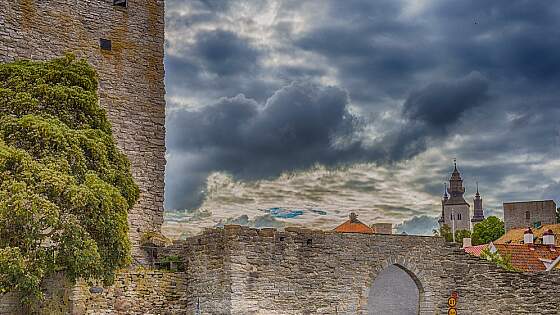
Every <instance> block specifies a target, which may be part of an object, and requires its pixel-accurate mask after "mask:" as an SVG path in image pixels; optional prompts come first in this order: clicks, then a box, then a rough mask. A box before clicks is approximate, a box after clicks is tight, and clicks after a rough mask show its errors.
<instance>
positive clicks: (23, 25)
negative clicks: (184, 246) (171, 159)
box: [0, 0, 165, 261]
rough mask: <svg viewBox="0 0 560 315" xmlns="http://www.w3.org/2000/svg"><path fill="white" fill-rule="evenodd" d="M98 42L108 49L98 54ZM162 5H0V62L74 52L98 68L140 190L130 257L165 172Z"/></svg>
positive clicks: (61, 0) (89, 1)
mask: <svg viewBox="0 0 560 315" xmlns="http://www.w3.org/2000/svg"><path fill="white" fill-rule="evenodd" d="M101 39H107V40H110V41H111V50H103V49H101V48H100V41H101ZM163 43H164V1H163V0H129V1H128V6H127V7H120V6H114V5H113V0H79V1H76V0H0V62H7V61H13V60H18V59H33V60H46V59H52V58H56V57H60V56H62V55H64V53H66V52H73V53H75V54H76V55H77V56H78V57H84V58H87V60H89V62H90V63H91V64H92V65H93V66H94V67H95V69H96V70H97V72H98V73H99V77H100V89H99V97H100V103H101V106H102V107H103V108H105V109H106V110H107V112H108V115H109V118H110V121H111V123H112V125H113V132H114V135H115V138H116V141H117V144H118V146H119V147H120V148H121V149H122V150H123V151H124V152H125V153H126V154H127V156H128V157H129V159H130V161H131V164H132V173H133V176H134V178H135V179H136V182H137V184H138V185H139V186H140V191H141V195H140V200H139V202H138V204H137V205H136V206H135V207H134V208H133V209H132V210H131V211H130V213H129V224H130V238H131V240H132V244H133V255H134V256H135V257H136V259H138V260H140V261H142V260H144V258H145V257H144V253H143V252H142V251H141V250H140V248H139V246H138V244H139V240H140V237H141V235H142V233H143V232H145V231H151V230H157V231H159V229H160V226H161V224H162V223H163V188H164V175H163V174H164V169H165V130H164V124H165V99H164V96H165V90H164V68H163Z"/></svg>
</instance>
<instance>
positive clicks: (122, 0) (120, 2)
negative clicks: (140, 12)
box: [113, 0, 127, 8]
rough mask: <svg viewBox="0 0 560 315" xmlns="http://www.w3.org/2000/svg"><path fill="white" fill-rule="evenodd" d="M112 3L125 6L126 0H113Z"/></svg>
mask: <svg viewBox="0 0 560 315" xmlns="http://www.w3.org/2000/svg"><path fill="white" fill-rule="evenodd" d="M113 5H114V6H118V7H123V8H126V5H127V0H113Z"/></svg>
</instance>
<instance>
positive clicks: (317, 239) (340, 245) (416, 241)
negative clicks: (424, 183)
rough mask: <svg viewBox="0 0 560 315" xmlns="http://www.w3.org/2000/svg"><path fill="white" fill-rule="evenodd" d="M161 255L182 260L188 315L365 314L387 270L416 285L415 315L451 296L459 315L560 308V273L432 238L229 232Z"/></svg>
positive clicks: (441, 306)
mask: <svg viewBox="0 0 560 315" xmlns="http://www.w3.org/2000/svg"><path fill="white" fill-rule="evenodd" d="M161 254H162V255H164V256H165V255H177V254H179V255H182V256H183V257H182V258H183V260H184V261H185V262H186V264H187V266H186V270H187V271H186V274H187V278H188V280H187V288H188V291H189V294H188V295H189V298H190V299H191V301H190V302H189V305H188V311H189V312H193V311H194V310H195V308H194V306H195V305H198V307H199V309H200V311H201V314H267V315H268V314H270V315H273V314H283V315H288V314H368V310H367V301H368V294H369V290H370V288H371V286H372V283H373V281H374V279H375V278H376V276H377V274H379V272H380V271H382V270H384V269H385V268H386V267H388V266H389V265H392V264H398V265H399V266H401V267H403V268H404V269H405V270H407V271H408V272H409V273H410V274H411V275H412V276H413V277H414V278H415V281H417V283H418V285H419V286H420V291H421V292H420V313H421V314H447V309H448V307H447V298H448V297H449V296H450V294H451V291H453V290H455V291H458V293H459V304H458V312H459V314H497V313H501V312H502V310H507V311H508V312H509V313H511V314H557V309H560V297H559V296H558V295H557V294H556V292H557V290H558V288H559V287H560V286H559V284H560V274H558V273H543V274H535V273H513V272H508V271H505V270H503V269H501V268H499V267H497V266H496V265H494V264H493V263H490V262H487V261H485V260H481V259H479V258H476V257H472V256H469V255H467V254H465V253H464V251H463V250H462V249H461V248H459V247H456V246H452V245H449V244H446V243H445V242H444V241H443V239H442V238H437V237H423V236H405V235H364V234H337V233H333V232H322V231H312V230H305V229H290V228H288V229H287V230H286V231H283V232H281V231H276V230H274V229H262V230H256V229H251V228H246V227H240V226H226V227H225V228H224V229H214V230H207V231H206V232H205V234H203V235H201V236H197V237H192V238H189V239H187V240H186V241H184V242H180V243H176V245H175V246H173V247H171V248H168V249H166V250H165V251H162V252H161ZM205 266H208V268H206V267H205ZM212 292H214V293H215V294H212ZM193 301H197V303H196V304H194V303H193Z"/></svg>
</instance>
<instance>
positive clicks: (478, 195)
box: [476, 181, 480, 197]
mask: <svg viewBox="0 0 560 315" xmlns="http://www.w3.org/2000/svg"><path fill="white" fill-rule="evenodd" d="M476 196H477V197H480V193H479V192H478V181H477V182H476Z"/></svg>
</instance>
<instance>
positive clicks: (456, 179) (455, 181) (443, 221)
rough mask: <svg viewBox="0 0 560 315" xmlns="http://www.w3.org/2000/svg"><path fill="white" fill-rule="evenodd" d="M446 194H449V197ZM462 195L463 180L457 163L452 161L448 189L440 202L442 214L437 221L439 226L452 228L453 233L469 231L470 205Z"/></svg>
mask: <svg viewBox="0 0 560 315" xmlns="http://www.w3.org/2000/svg"><path fill="white" fill-rule="evenodd" d="M447 193H449V197H448V196H447ZM464 194H465V187H464V186H463V179H462V178H461V173H459V170H458V169H457V161H454V169H453V173H452V174H451V178H450V179H449V188H447V189H446V191H445V192H444V196H443V200H442V213H441V217H440V219H439V220H438V222H439V224H440V226H443V225H447V226H449V227H450V228H452V229H453V228H454V230H455V231H458V230H470V229H471V220H470V217H471V216H470V205H469V204H468V203H467V201H466V200H465V198H464V197H463V195H464Z"/></svg>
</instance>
